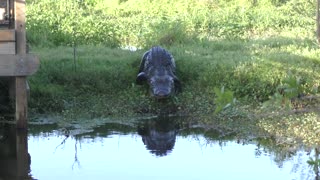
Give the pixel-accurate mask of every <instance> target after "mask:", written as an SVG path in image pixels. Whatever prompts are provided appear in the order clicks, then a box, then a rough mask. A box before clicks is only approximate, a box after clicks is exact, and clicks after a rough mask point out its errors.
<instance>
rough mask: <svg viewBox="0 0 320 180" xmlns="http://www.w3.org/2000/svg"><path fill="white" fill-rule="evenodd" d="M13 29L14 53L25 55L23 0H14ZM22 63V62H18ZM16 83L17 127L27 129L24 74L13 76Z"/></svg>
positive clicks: (25, 80)
mask: <svg viewBox="0 0 320 180" xmlns="http://www.w3.org/2000/svg"><path fill="white" fill-rule="evenodd" d="M14 9H15V13H14V14H15V29H16V51H17V52H16V53H17V55H21V56H23V55H25V54H26V53H27V51H26V27H25V25H26V23H25V21H26V15H25V0H15V3H14ZM20 63H23V62H20ZM15 85H16V115H15V118H16V123H17V128H21V129H27V124H28V123H27V118H28V116H27V112H28V109H27V107H28V104H27V102H28V100H27V78H26V76H17V77H15Z"/></svg>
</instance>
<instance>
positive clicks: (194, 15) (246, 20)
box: [27, 0, 316, 47]
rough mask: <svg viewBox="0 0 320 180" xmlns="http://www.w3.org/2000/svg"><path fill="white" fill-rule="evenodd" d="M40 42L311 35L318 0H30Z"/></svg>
mask: <svg viewBox="0 0 320 180" xmlns="http://www.w3.org/2000/svg"><path fill="white" fill-rule="evenodd" d="M27 3H28V4H27V5H28V7H27V8H28V9H27V13H28V14H27V16H28V26H27V28H28V40H29V41H30V43H32V44H35V45H70V44H72V43H76V44H90V45H92V44H94V45H97V44H102V45H106V46H109V47H119V46H126V45H131V46H137V47H150V46H151V45H154V44H157V45H158V44H162V45H173V44H185V43H192V42H194V43H199V42H195V41H196V40H203V39H208V40H217V39H218V40H221V39H224V40H225V39H229V40H234V39H243V40H245V39H252V38H264V37H269V36H272V35H281V34H282V33H284V34H285V35H289V36H291V37H299V38H306V37H309V38H310V37H311V36H312V35H313V34H314V30H315V12H316V11H315V10H316V7H315V5H316V3H315V1H314V0H307V1H305V0H295V1H294V0H259V1H256V0H215V1H214V0H176V1H170V0H160V1H155V0H68V1H63V0H27Z"/></svg>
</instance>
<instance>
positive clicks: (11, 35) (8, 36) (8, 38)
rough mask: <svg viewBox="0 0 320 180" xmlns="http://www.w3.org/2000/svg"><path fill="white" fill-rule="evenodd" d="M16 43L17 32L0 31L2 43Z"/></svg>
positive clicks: (10, 30) (11, 30) (12, 30)
mask: <svg viewBox="0 0 320 180" xmlns="http://www.w3.org/2000/svg"><path fill="white" fill-rule="evenodd" d="M14 41H16V31H15V30H14V29H0V42H14Z"/></svg>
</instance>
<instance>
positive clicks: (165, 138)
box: [138, 116, 179, 156]
mask: <svg viewBox="0 0 320 180" xmlns="http://www.w3.org/2000/svg"><path fill="white" fill-rule="evenodd" d="M178 130H179V127H178V124H177V122H176V121H175V120H174V119H170V118H169V117H162V116H161V117H158V118H157V119H152V120H146V121H144V122H143V123H142V124H140V125H138V134H139V135H140V136H141V137H142V141H143V143H144V144H145V146H146V148H147V149H148V150H150V152H151V153H152V154H155V155H156V156H166V155H167V154H168V153H170V152H171V151H172V149H173V148H174V144H175V142H176V136H177V133H178Z"/></svg>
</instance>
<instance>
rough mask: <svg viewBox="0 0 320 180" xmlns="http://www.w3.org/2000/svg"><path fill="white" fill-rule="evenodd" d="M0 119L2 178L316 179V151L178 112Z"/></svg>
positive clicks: (0, 169) (118, 179) (132, 179)
mask: <svg viewBox="0 0 320 180" xmlns="http://www.w3.org/2000/svg"><path fill="white" fill-rule="evenodd" d="M74 127H75V126H73V127H70V128H59V127H58V126H57V125H56V124H46V125H44V124H41V125H40V124H38V125H37V124H36V125H30V126H29V131H28V133H26V132H20V131H16V130H15V128H14V127H12V126H10V125H8V124H5V125H1V131H0V133H1V136H0V138H1V139H0V140H1V141H0V179H39V180H50V179H54V180H56V179H59V180H63V179H67V180H70V179H76V180H81V179H83V180H87V179H94V180H96V179H97V180H99V179H117V180H122V179H123V180H134V179H139V180H144V179H145V180H150V179H153V180H157V179H159V180H171V179H172V180H177V179H184V180H212V179H223V180H228V179H230V180H234V179H243V180H258V179H259V180H278V179H279V180H294V179H303V180H306V179H317V178H318V177H317V170H316V169H315V168H314V167H312V166H310V165H309V164H308V162H307V161H308V160H310V158H313V159H315V158H316V157H315V156H316V155H315V153H316V152H315V151H316V150H312V149H311V150H307V151H306V150H304V149H298V150H297V149H295V150H290V148H285V147H282V146H281V145H277V144H276V143H275V142H274V141H273V140H272V139H268V138H245V139H243V138H242V139H241V138H239V137H237V135H236V134H232V133H231V134H227V135H226V134H223V133H222V132H221V131H219V130H218V129H208V128H205V127H199V126H196V125H189V126H186V125H183V124H181V123H180V120H179V119H177V118H154V119H144V120H140V121H136V122H135V123H130V124H129V123H127V124H126V123H116V122H109V123H105V124H103V125H99V126H97V127H94V128H92V129H86V130H81V128H74Z"/></svg>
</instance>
